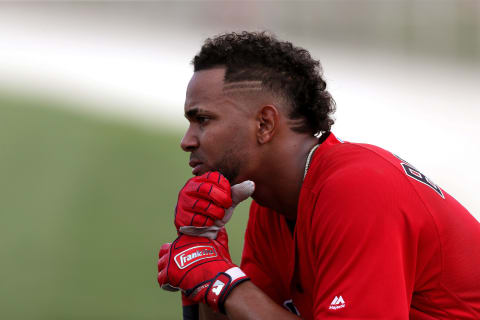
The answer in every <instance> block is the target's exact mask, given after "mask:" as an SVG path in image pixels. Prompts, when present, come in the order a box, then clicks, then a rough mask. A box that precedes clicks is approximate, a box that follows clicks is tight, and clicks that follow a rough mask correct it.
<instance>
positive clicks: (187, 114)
mask: <svg viewBox="0 0 480 320" xmlns="http://www.w3.org/2000/svg"><path fill="white" fill-rule="evenodd" d="M205 112H207V111H206V110H204V109H202V108H196V107H195V108H191V109H190V110H188V111H187V112H185V118H187V119H192V118H195V116H197V115H198V114H199V113H205Z"/></svg>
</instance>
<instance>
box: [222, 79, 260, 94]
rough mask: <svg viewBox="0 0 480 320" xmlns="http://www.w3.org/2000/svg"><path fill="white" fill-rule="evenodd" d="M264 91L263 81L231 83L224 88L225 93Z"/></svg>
mask: <svg viewBox="0 0 480 320" xmlns="http://www.w3.org/2000/svg"><path fill="white" fill-rule="evenodd" d="M262 89H263V87H262V81H260V80H252V81H236V82H229V83H226V84H224V86H223V92H224V93H231V92H242V91H250V90H254V91H259V90H262Z"/></svg>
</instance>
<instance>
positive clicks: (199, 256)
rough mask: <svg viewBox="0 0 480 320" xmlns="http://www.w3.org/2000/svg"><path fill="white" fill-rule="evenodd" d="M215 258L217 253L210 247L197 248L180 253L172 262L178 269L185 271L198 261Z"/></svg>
mask: <svg viewBox="0 0 480 320" xmlns="http://www.w3.org/2000/svg"><path fill="white" fill-rule="evenodd" d="M216 256H217V252H216V251H215V248H213V247H212V246H197V247H192V248H189V249H187V250H184V251H182V252H180V253H179V254H177V255H176V256H175V258H174V260H175V263H176V264H177V266H178V268H180V269H185V268H186V267H188V266H189V265H191V264H194V263H195V262H197V261H199V260H203V259H208V258H215V257H216Z"/></svg>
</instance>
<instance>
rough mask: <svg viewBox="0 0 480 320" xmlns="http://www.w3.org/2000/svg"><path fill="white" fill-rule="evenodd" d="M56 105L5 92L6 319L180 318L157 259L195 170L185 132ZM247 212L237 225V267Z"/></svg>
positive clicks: (1, 98) (1, 130) (0, 137)
mask: <svg viewBox="0 0 480 320" xmlns="http://www.w3.org/2000/svg"><path fill="white" fill-rule="evenodd" d="M58 104H59V102H56V101H46V100H42V98H40V99H39V98H37V97H26V96H22V97H19V96H12V95H9V94H7V93H6V92H3V93H0V163H1V166H0V177H1V182H0V194H1V195H2V196H1V201H0V212H1V217H2V220H1V221H2V222H1V227H0V228H1V231H0V254H1V256H0V261H1V283H2V284H1V286H0V297H1V299H0V310H1V311H0V318H2V319H178V318H179V314H180V302H179V294H178V293H169V292H165V291H162V290H161V289H160V288H159V287H158V285H157V283H156V262H157V253H158V249H159V247H160V245H161V244H162V243H164V242H171V241H172V240H173V239H174V238H175V233H174V228H173V209H174V207H175V203H176V199H177V194H178V190H179V189H180V188H181V187H182V186H183V184H184V182H185V181H186V179H187V178H189V177H190V176H191V173H190V169H189V167H188V166H187V165H186V163H187V159H188V157H187V154H186V153H184V152H183V151H182V150H181V149H180V148H179V141H180V139H181V134H180V133H178V134H177V133H175V132H173V133H172V132H171V131H169V132H162V131H158V130H154V129H142V128H139V127H135V126H132V125H129V124H127V123H122V122H120V121H112V120H111V119H110V120H108V121H107V120H102V119H101V118H99V117H95V118H92V117H89V116H85V115H81V114H78V113H75V112H73V111H71V112H69V111H67V110H60V109H58V108H57V107H59V105H58ZM19 124H21V125H19ZM247 214H248V208H247V205H246V204H242V205H240V206H239V208H238V209H237V212H236V213H235V215H234V217H233V219H232V220H231V222H230V223H229V225H228V231H229V234H230V238H231V244H230V247H231V251H232V257H233V259H234V261H237V262H239V259H240V255H241V246H242V244H241V239H242V238H243V235H242V234H243V230H244V227H245V222H246V218H247Z"/></svg>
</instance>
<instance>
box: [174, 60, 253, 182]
mask: <svg viewBox="0 0 480 320" xmlns="http://www.w3.org/2000/svg"><path fill="white" fill-rule="evenodd" d="M224 75H225V69H224V68H215V69H209V70H202V71H198V72H195V73H194V75H193V77H192V79H191V80H190V83H189V84H188V88H187V94H186V99H185V117H186V118H187V119H188V121H189V123H190V125H189V127H188V130H187V132H186V133H185V136H184V137H183V139H182V142H181V147H182V149H183V150H184V151H186V152H190V162H189V165H190V166H191V167H192V168H193V170H192V173H193V174H194V175H201V174H203V173H205V172H207V171H220V172H221V173H222V174H223V175H224V176H225V177H226V178H227V179H228V180H229V181H230V183H232V184H235V183H238V182H241V181H243V180H245V179H246V178H248V173H247V172H248V159H249V154H250V150H249V147H250V146H252V143H253V142H254V141H255V135H254V133H253V130H252V129H253V127H254V126H253V122H252V119H253V117H252V110H250V109H251V108H248V106H245V104H244V103H241V102H240V100H239V98H238V97H236V98H235V99H234V98H232V97H231V96H229V95H226V94H225V93H224V90H223V89H224V83H223V79H224Z"/></svg>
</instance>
